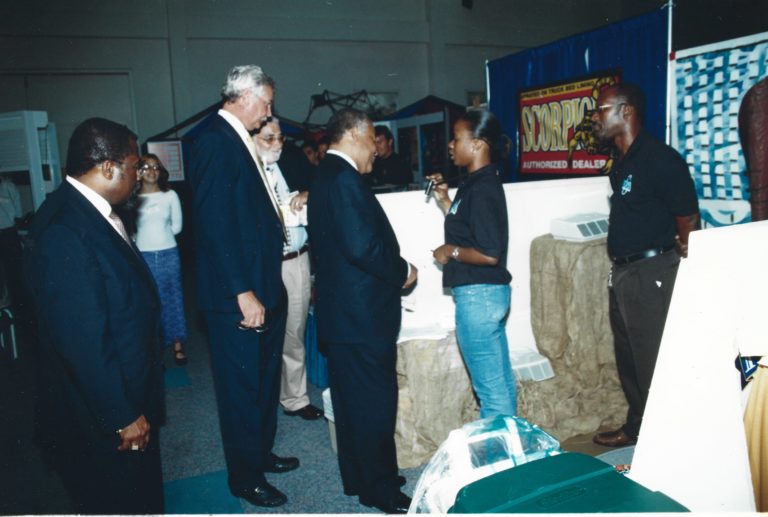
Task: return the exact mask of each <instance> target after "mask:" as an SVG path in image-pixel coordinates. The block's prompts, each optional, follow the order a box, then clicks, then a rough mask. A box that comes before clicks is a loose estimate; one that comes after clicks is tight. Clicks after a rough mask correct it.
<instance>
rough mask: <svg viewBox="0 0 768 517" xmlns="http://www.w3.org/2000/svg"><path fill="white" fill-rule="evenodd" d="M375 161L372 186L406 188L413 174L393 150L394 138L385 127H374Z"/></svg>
mask: <svg viewBox="0 0 768 517" xmlns="http://www.w3.org/2000/svg"><path fill="white" fill-rule="evenodd" d="M375 132H376V161H374V162H373V172H372V173H371V181H372V184H373V185H377V186H380V185H398V186H407V185H408V184H409V183H410V182H411V181H413V174H411V169H410V168H409V167H408V164H407V163H405V160H403V158H402V157H401V156H400V155H399V154H397V153H396V152H395V151H394V149H395V147H394V143H395V141H394V138H393V136H392V132H391V131H390V130H389V128H388V127H387V126H376V128H375Z"/></svg>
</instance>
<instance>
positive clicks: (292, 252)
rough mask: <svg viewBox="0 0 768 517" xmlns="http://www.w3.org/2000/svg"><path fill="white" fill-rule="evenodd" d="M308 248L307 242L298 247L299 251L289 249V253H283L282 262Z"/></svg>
mask: <svg viewBox="0 0 768 517" xmlns="http://www.w3.org/2000/svg"><path fill="white" fill-rule="evenodd" d="M308 250H309V244H305V245H304V246H302V247H301V249H299V251H291V252H290V253H286V254H285V255H283V262H285V261H286V260H291V259H295V258H296V257H298V256H299V255H301V254H302V253H306V252H307V251H308Z"/></svg>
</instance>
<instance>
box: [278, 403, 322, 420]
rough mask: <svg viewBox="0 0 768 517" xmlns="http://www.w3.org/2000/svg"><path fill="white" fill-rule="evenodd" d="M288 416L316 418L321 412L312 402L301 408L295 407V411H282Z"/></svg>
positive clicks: (306, 418) (305, 418)
mask: <svg viewBox="0 0 768 517" xmlns="http://www.w3.org/2000/svg"><path fill="white" fill-rule="evenodd" d="M283 413H285V414H286V415H288V416H300V417H301V418H303V419H304V420H317V419H318V418H320V417H321V416H323V412H322V411H320V409H318V408H316V407H315V406H313V405H312V404H309V405H306V406H304V407H303V408H301V409H297V410H296V411H288V410H287V409H286V410H285V411H283Z"/></svg>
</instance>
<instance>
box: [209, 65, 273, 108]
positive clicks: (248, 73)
mask: <svg viewBox="0 0 768 517" xmlns="http://www.w3.org/2000/svg"><path fill="white" fill-rule="evenodd" d="M263 86H269V87H270V88H274V87H275V81H274V79H272V78H271V77H270V76H268V75H267V74H265V73H264V71H263V70H262V69H261V67H260V66H257V65H238V66H236V67H234V68H232V70H230V71H229V74H227V80H226V82H225V83H224V85H223V86H222V87H221V97H222V98H223V99H224V101H225V102H232V101H235V100H237V99H238V98H239V97H240V96H241V95H242V94H243V93H245V92H246V91H248V90H252V91H253V90H255V89H256V88H259V87H263Z"/></svg>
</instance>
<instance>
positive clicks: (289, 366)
mask: <svg viewBox="0 0 768 517" xmlns="http://www.w3.org/2000/svg"><path fill="white" fill-rule="evenodd" d="M284 141H285V137H284V136H283V133H282V132H281V131H280V122H279V121H278V120H277V118H276V117H272V118H271V119H270V120H269V122H267V123H266V124H264V125H263V126H262V127H261V130H259V132H258V133H257V134H255V135H254V136H253V142H254V143H255V144H256V153H257V154H258V155H259V157H260V158H261V160H262V161H263V163H264V170H265V172H266V174H267V178H268V179H269V181H270V186H271V187H272V189H273V191H274V193H275V197H276V199H277V201H278V203H279V204H280V209H281V212H282V214H283V221H284V222H285V233H286V237H287V241H286V243H285V244H284V245H283V267H282V276H283V284H285V290H286V291H287V293H288V318H287V321H286V325H285V340H284V341H283V371H282V375H281V376H280V379H281V380H280V405H282V406H283V412H284V413H285V414H286V415H288V416H300V417H301V418H303V419H304V420H317V419H318V418H320V417H321V416H323V412H322V411H320V409H318V408H317V407H315V406H313V405H312V404H310V403H309V395H307V367H306V365H305V362H304V361H305V357H306V352H305V350H304V331H305V330H306V327H307V311H308V310H309V295H310V291H311V287H312V286H311V280H310V272H309V254H308V253H307V251H309V244H308V243H307V229H306V209H305V208H304V207H305V206H306V204H307V195H308V192H307V190H304V191H303V192H299V191H298V190H299V184H297V183H296V182H295V181H293V182H291V181H289V180H290V179H293V178H294V177H295V175H292V176H291V178H288V177H286V176H285V175H284V174H283V172H282V170H281V169H280V165H279V164H278V160H279V159H280V155H281V154H282V152H283V142H284ZM294 172H300V171H294ZM290 183H294V184H290ZM302 215H303V217H302ZM302 219H303V220H302ZM302 223H304V224H302Z"/></svg>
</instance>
